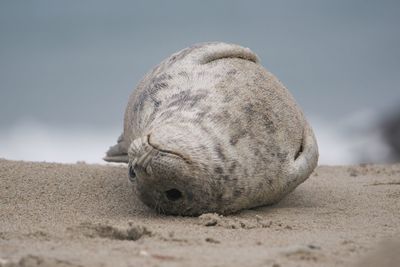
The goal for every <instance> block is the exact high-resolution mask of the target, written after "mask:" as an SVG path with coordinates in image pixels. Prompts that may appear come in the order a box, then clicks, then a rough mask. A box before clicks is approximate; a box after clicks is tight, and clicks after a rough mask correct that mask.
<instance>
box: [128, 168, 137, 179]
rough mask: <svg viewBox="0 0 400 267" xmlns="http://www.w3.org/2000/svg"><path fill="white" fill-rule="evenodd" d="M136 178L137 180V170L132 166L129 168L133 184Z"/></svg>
mask: <svg viewBox="0 0 400 267" xmlns="http://www.w3.org/2000/svg"><path fill="white" fill-rule="evenodd" d="M135 178H136V173H135V170H134V169H133V166H132V165H131V166H129V180H130V181H131V182H133V181H134V180H135Z"/></svg>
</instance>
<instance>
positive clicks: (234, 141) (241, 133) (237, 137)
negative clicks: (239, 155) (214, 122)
mask: <svg viewBox="0 0 400 267" xmlns="http://www.w3.org/2000/svg"><path fill="white" fill-rule="evenodd" d="M246 135H247V131H246V130H240V131H237V132H236V133H235V134H233V135H232V136H231V138H230V139H229V143H230V144H231V145H233V146H234V145H236V144H237V143H238V142H239V140H240V139H242V138H243V137H245V136H246Z"/></svg>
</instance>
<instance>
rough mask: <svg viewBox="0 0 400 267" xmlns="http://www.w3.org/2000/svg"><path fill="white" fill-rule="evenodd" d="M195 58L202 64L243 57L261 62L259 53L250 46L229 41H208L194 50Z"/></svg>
mask: <svg viewBox="0 0 400 267" xmlns="http://www.w3.org/2000/svg"><path fill="white" fill-rule="evenodd" d="M192 53H193V59H194V60H195V62H197V63H200V64H207V63H210V62H212V61H215V60H218V59H223V58H241V59H244V60H248V61H252V62H254V63H259V62H260V60H259V58H258V57H257V55H256V54H255V53H254V52H253V51H251V50H250V49H249V48H246V47H243V46H240V45H235V44H227V43H206V44H203V45H200V46H199V47H198V48H197V49H195V50H193V52H192Z"/></svg>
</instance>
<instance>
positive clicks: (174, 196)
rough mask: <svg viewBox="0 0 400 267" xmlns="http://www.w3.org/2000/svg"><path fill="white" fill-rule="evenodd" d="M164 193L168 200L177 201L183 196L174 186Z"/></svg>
mask: <svg viewBox="0 0 400 267" xmlns="http://www.w3.org/2000/svg"><path fill="white" fill-rule="evenodd" d="M164 193H165V196H166V197H167V199H168V200H170V201H177V200H179V199H181V198H182V197H183V194H182V192H181V191H179V190H178V189H176V188H172V189H170V190H167V191H165V192H164Z"/></svg>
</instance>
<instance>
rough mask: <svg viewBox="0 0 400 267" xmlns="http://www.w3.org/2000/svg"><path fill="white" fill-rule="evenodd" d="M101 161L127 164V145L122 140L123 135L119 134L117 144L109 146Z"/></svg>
mask: <svg viewBox="0 0 400 267" xmlns="http://www.w3.org/2000/svg"><path fill="white" fill-rule="evenodd" d="M103 160H105V161H108V162H125V163H128V162H129V159H128V145H127V143H126V142H125V141H124V139H123V135H122V134H121V135H120V137H119V138H118V142H117V144H116V145H114V146H111V147H110V148H109V149H108V151H107V152H106V156H105V157H104V158H103Z"/></svg>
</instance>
